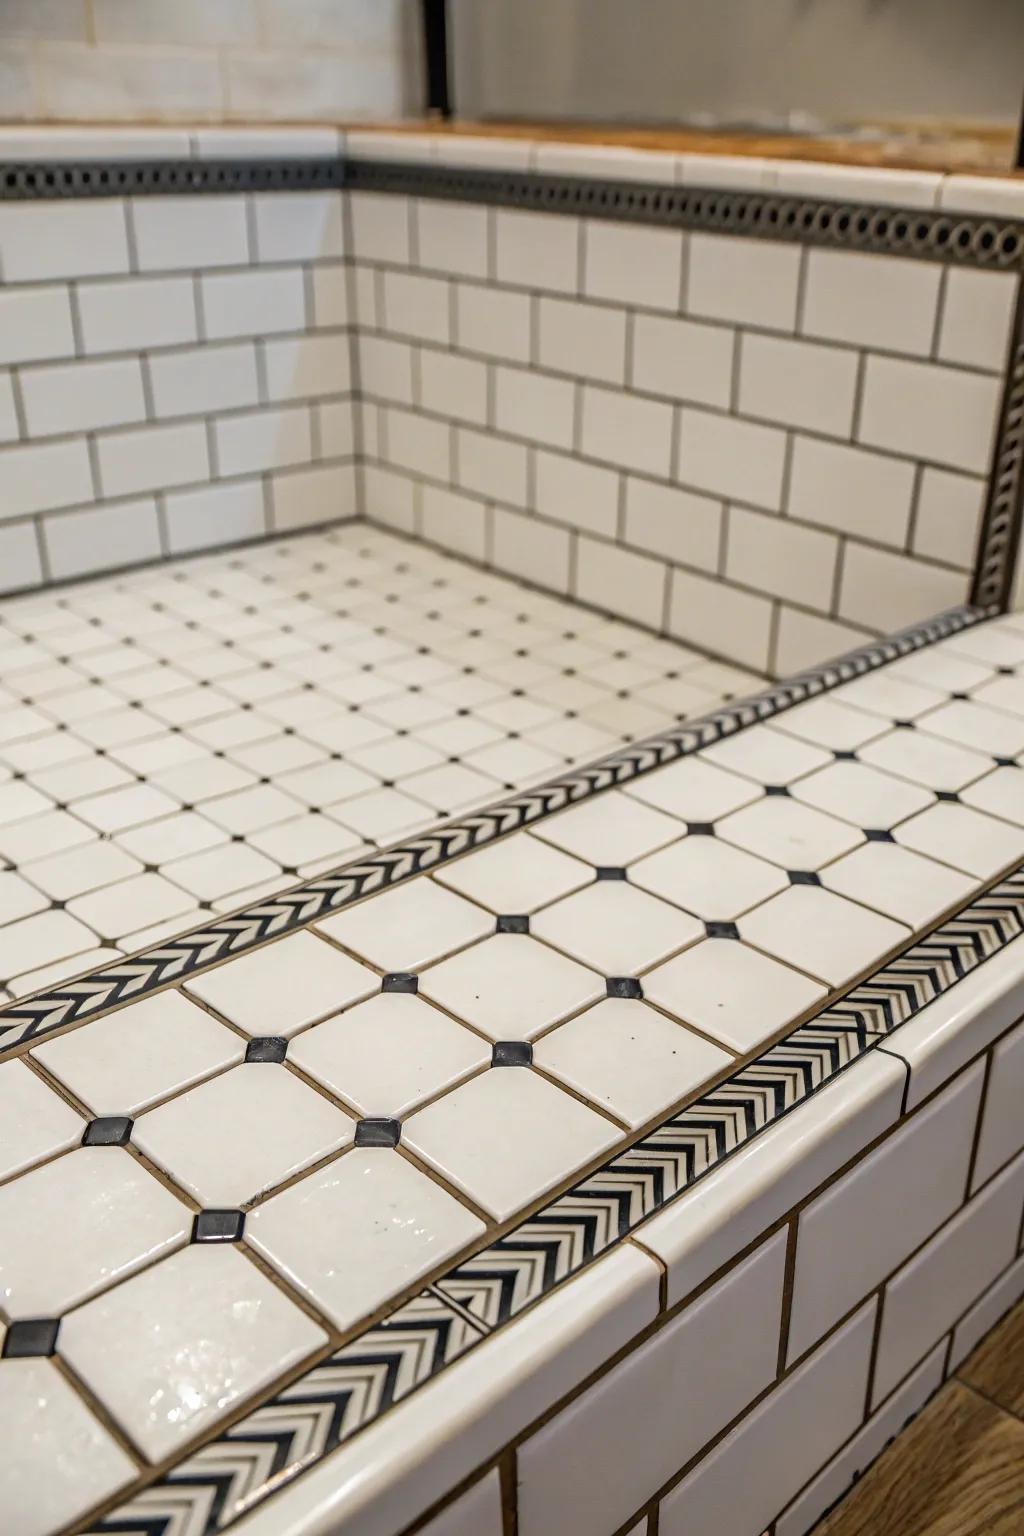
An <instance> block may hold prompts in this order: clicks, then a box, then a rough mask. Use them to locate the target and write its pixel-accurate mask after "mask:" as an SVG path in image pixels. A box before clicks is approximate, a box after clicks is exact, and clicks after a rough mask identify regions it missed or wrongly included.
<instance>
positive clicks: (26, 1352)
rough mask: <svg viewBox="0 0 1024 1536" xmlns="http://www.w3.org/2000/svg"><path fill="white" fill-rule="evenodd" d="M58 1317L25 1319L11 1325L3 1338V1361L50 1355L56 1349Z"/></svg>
mask: <svg viewBox="0 0 1024 1536" xmlns="http://www.w3.org/2000/svg"><path fill="white" fill-rule="evenodd" d="M59 1329H60V1318H59V1317H26V1318H23V1319H22V1321H21V1322H18V1323H12V1324H11V1325H10V1327H9V1328H8V1330H7V1334H6V1337H5V1338H4V1347H3V1357H4V1359H5V1360H25V1359H28V1357H29V1356H31V1355H52V1354H53V1353H54V1351H55V1350H56V1348H57V1333H58V1331H59Z"/></svg>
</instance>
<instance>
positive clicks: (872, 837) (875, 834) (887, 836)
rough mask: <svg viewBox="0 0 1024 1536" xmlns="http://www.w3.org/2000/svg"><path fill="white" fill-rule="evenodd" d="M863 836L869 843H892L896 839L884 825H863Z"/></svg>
mask: <svg viewBox="0 0 1024 1536" xmlns="http://www.w3.org/2000/svg"><path fill="white" fill-rule="evenodd" d="M864 836H865V837H866V838H867V840H868V842H869V843H894V842H895V841H896V839H895V838H894V837H893V835H892V833H891V832H887V831H886V830H885V828H884V827H865V828H864Z"/></svg>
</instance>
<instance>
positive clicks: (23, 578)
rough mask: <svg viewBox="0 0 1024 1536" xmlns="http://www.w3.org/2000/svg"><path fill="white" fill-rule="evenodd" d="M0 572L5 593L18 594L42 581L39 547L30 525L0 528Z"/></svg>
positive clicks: (19, 524) (21, 524) (22, 524)
mask: <svg viewBox="0 0 1024 1536" xmlns="http://www.w3.org/2000/svg"><path fill="white" fill-rule="evenodd" d="M0 570H2V571H3V590H4V591H5V592H18V591H20V590H21V589H22V588H24V587H34V586H37V585H38V584H39V583H40V582H41V581H42V579H43V568H42V564H41V562H40V558H39V545H38V542H37V540H36V531H35V529H34V528H33V527H32V525H31V524H30V523H15V524H13V525H12V526H10V527H3V526H0Z"/></svg>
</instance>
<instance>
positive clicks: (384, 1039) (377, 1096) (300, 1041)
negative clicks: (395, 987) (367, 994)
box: [288, 992, 491, 1119]
mask: <svg viewBox="0 0 1024 1536" xmlns="http://www.w3.org/2000/svg"><path fill="white" fill-rule="evenodd" d="M288 1059H289V1061H293V1062H295V1064H296V1065H297V1066H299V1067H301V1068H302V1070H303V1071H304V1072H306V1073H308V1074H309V1076H310V1077H314V1078H316V1080H317V1082H320V1083H323V1084H324V1085H325V1086H326V1087H327V1088H329V1089H330V1090H331V1092H332V1093H334V1094H336V1095H338V1097H339V1098H342V1099H344V1100H346V1102H347V1103H349V1104H352V1105H354V1107H355V1108H356V1109H357V1110H358V1111H359V1113H360V1114H361V1115H370V1116H377V1117H382V1118H385V1119H398V1118H401V1116H403V1115H405V1114H408V1113H409V1111H410V1110H412V1109H413V1108H415V1106H416V1105H417V1104H418V1103H419V1102H420V1101H421V1100H422V1099H426V1098H430V1097H431V1096H432V1095H434V1094H435V1093H438V1092H440V1091H441V1090H442V1089H445V1088H450V1087H452V1086H453V1085H454V1084H455V1083H457V1082H458V1081H459V1080H460V1079H461V1078H463V1077H466V1076H468V1075H469V1073H470V1072H474V1071H476V1070H477V1069H478V1068H480V1067H483V1066H486V1065H487V1064H488V1063H489V1062H490V1059H491V1046H490V1042H489V1041H486V1040H482V1039H481V1038H480V1036H479V1035H475V1034H473V1033H472V1032H471V1031H470V1030H468V1029H465V1028H464V1027H463V1026H462V1025H461V1024H456V1022H455V1020H454V1019H450V1018H449V1017H448V1016H447V1014H444V1013H442V1012H441V1011H440V1009H438V1008H433V1007H431V1005H430V1004H429V1003H428V1002H426V1001H425V1000H424V999H423V998H421V997H415V996H413V995H412V994H411V993H408V992H382V993H381V994H380V995H379V996H378V997H371V998H370V999H369V1000H368V1001H367V1002H365V1003H359V1004H358V1005H357V1006H356V1007H355V1008H350V1009H348V1010H347V1011H346V1012H345V1013H342V1014H336V1015H335V1016H334V1017H333V1018H331V1019H325V1020H324V1022H323V1023H322V1024H316V1025H314V1026H313V1028H312V1029H309V1030H306V1031H305V1032H304V1033H303V1034H301V1035H299V1036H298V1038H297V1039H296V1040H295V1041H294V1042H293V1043H292V1045H291V1047H290V1048H289V1052H288Z"/></svg>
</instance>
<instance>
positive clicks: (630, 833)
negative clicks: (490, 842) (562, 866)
mask: <svg viewBox="0 0 1024 1536" xmlns="http://www.w3.org/2000/svg"><path fill="white" fill-rule="evenodd" d="M682 830H683V828H682V826H681V825H680V823H679V822H678V821H676V820H674V819H673V818H672V817H671V816H665V815H664V814H663V813H662V812H661V811H656V810H654V808H653V807H652V806H647V805H642V804H640V803H639V802H638V801H637V800H634V799H631V798H630V796H629V795H624V794H622V793H621V792H620V791H619V790H617V789H613V790H609V791H608V793H607V794H604V795H600V796H599V797H598V798H597V799H594V800H588V801H585V802H584V804H583V805H577V806H573V808H572V809H571V810H568V811H563V812H562V813H561V814H560V815H558V816H552V817H551V819H550V820H549V821H544V822H541V824H540V826H539V827H537V829H536V835H537V836H538V837H543V839H544V841H545V842H547V843H554V844H555V846H556V847H557V848H564V849H565V851H566V853H572V854H575V855H576V857H577V858H579V859H586V860H587V861H588V863H590V864H597V865H609V866H621V865H623V864H629V863H631V862H632V861H633V859H640V858H643V856H644V854H645V853H651V852H652V851H653V850H654V849H655V848H660V847H662V845H663V844H665V843H668V842H671V841H672V839H673V838H675V837H678V836H679V834H680V832H682Z"/></svg>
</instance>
